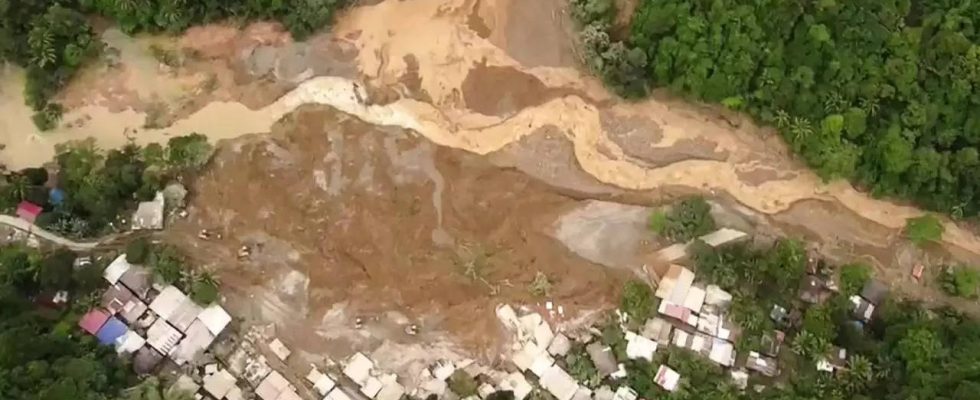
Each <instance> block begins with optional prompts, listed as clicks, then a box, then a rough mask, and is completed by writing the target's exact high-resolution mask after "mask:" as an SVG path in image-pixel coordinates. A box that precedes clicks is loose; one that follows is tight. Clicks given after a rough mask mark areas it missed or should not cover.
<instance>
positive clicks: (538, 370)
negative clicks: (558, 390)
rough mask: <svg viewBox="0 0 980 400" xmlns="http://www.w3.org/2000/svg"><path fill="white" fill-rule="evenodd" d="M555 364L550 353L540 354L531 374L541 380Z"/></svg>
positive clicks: (532, 364) (532, 366)
mask: <svg viewBox="0 0 980 400" xmlns="http://www.w3.org/2000/svg"><path fill="white" fill-rule="evenodd" d="M554 364H555V359H554V358H552V357H551V356H550V355H548V353H541V354H538V357H537V358H535V359H534V362H532V363H531V368H530V370H531V373H532V374H534V376H537V377H538V378H541V377H542V376H543V375H544V373H545V372H548V369H549V368H551V366H552V365H554ZM436 379H439V377H438V376H436Z"/></svg>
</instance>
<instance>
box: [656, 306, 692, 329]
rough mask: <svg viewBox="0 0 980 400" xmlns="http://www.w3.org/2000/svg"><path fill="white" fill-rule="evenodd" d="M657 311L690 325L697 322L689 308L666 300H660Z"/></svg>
mask: <svg viewBox="0 0 980 400" xmlns="http://www.w3.org/2000/svg"><path fill="white" fill-rule="evenodd" d="M657 312H659V313H660V314H662V315H666V316H668V317H671V318H673V319H676V320H678V321H680V322H683V323H685V324H687V325H690V326H696V325H697V324H698V317H697V315H694V314H693V313H692V312H691V309H689V308H687V307H684V306H682V305H679V304H675V303H673V302H670V301H667V300H664V301H661V302H660V306H659V307H658V308H657Z"/></svg>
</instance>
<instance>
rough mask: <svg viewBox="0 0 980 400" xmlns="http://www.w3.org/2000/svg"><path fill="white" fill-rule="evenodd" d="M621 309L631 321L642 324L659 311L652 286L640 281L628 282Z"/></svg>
mask: <svg viewBox="0 0 980 400" xmlns="http://www.w3.org/2000/svg"><path fill="white" fill-rule="evenodd" d="M619 306H620V308H621V309H622V310H623V312H625V313H626V315H629V317H630V320H631V321H635V322H636V323H640V324H642V323H643V322H644V321H646V320H647V318H650V317H651V316H652V315H653V312H654V311H655V310H656V309H657V308H656V304H655V302H654V298H653V292H652V291H651V290H650V286H648V285H647V284H646V283H643V282H641V281H639V280H635V279H634V280H631V281H629V282H626V286H624V287H623V294H622V297H621V299H620V305H619Z"/></svg>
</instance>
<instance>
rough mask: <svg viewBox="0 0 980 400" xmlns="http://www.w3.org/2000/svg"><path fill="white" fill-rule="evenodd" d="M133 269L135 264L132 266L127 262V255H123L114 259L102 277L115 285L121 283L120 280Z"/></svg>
mask: <svg viewBox="0 0 980 400" xmlns="http://www.w3.org/2000/svg"><path fill="white" fill-rule="evenodd" d="M132 267H133V264H130V263H129V261H127V260H126V254H125V253H123V254H120V255H119V256H117V257H116V258H115V259H113V260H112V262H110V263H109V266H107V267H105V270H103V271H102V277H103V278H105V280H107V281H109V284H110V285H115V284H117V283H119V279H121V278H122V276H123V274H125V273H126V271H129V269H130V268H132Z"/></svg>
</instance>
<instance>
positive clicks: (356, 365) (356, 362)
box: [344, 353, 374, 385]
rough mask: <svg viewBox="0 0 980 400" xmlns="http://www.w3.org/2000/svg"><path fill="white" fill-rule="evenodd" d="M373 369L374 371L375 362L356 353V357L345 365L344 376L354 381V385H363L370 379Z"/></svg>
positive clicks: (353, 356)
mask: <svg viewBox="0 0 980 400" xmlns="http://www.w3.org/2000/svg"><path fill="white" fill-rule="evenodd" d="M372 369H374V361H371V359H370V358H368V357H367V356H365V355H364V354H361V353H354V355H352V356H351V357H350V358H349V359H347V363H346V364H345V365H344V375H346V376H347V377H348V378H350V379H351V380H352V381H354V383H357V384H358V385H363V384H364V382H365V381H367V379H368V377H370V376H371V370H372Z"/></svg>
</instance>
